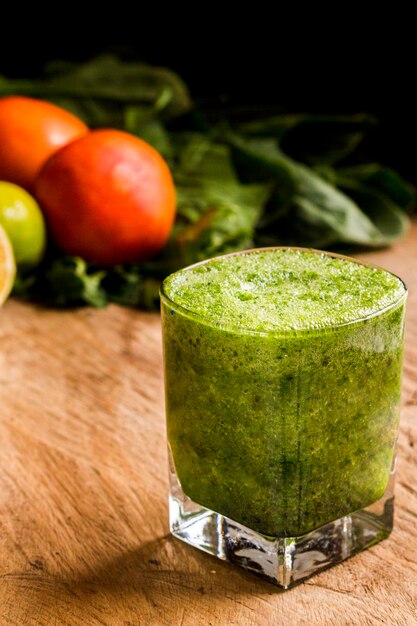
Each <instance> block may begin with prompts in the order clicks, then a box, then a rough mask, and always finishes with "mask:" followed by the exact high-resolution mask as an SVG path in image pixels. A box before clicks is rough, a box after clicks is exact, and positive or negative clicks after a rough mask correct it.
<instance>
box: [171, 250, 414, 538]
mask: <svg viewBox="0 0 417 626" xmlns="http://www.w3.org/2000/svg"><path fill="white" fill-rule="evenodd" d="M161 298H162V314H163V333H164V353H165V381H166V410H167V427H168V441H169V445H170V448H171V452H172V457H173V461H174V465H175V470H176V473H177V476H178V479H179V482H180V484H181V487H182V489H183V491H184V492H185V494H186V495H187V496H189V498H191V499H192V500H193V501H194V502H196V503H198V504H200V505H202V506H204V507H207V508H208V509H211V510H213V511H216V512H217V513H221V514H222V515H225V516H227V517H228V518H231V519H232V520H234V521H236V522H239V523H241V524H243V525H245V526H247V527H249V528H251V529H252V530H255V531H257V532H259V533H262V534H265V535H269V536H275V537H295V536H299V535H302V534H304V533H307V532H308V531H310V530H312V529H315V528H318V527H320V526H322V525H324V524H326V523H328V522H330V521H332V520H335V519H337V518H340V517H342V516H344V515H347V514H349V513H351V512H353V511H356V510H358V509H361V508H364V507H366V506H368V505H370V504H371V503H373V502H375V501H376V500H378V499H379V498H380V497H381V496H382V495H383V493H384V491H385V488H386V485H387V482H388V478H389V473H390V468H391V464H392V460H393V453H394V448H395V442H396V438H397V430H398V419H399V400H400V383H401V364H402V344H403V327H404V306H405V300H406V290H405V287H404V284H403V283H402V282H401V280H400V279H399V278H397V277H396V276H394V275H393V274H391V273H389V272H387V271H384V270H382V269H379V268H375V267H371V266H367V265H363V264H360V263H357V262H355V261H353V260H351V259H347V258H344V257H338V256H334V255H329V254H325V253H317V252H314V251H310V250H299V249H280V248H275V249H268V250H254V251H250V252H246V253H241V254H237V255H228V256H224V257H218V258H216V259H212V260H209V261H206V262H205V263H202V264H199V265H196V266H192V267H190V268H186V269H184V270H181V271H179V272H177V273H175V274H173V275H171V276H170V277H168V278H167V279H166V280H165V282H164V284H163V289H162V294H161Z"/></svg>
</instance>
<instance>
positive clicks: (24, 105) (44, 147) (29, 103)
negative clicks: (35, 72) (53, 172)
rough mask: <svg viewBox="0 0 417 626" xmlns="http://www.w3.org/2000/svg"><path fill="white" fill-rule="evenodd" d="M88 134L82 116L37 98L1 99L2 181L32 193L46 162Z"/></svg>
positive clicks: (0, 141) (0, 158)
mask: <svg viewBox="0 0 417 626" xmlns="http://www.w3.org/2000/svg"><path fill="white" fill-rule="evenodd" d="M87 132H88V128H87V126H86V125H85V124H84V122H82V121H81V120H80V119H78V117H75V115H72V113H68V111H65V110H64V109H61V108H60V107H57V106H55V105H54V104H51V103H50V102H44V101H43V100H35V99H34V98H26V97H23V96H9V97H6V98H1V99H0V180H5V181H8V182H11V183H16V184H17V185H20V186H22V187H25V188H26V189H29V190H31V189H32V188H33V183H34V181H35V178H36V176H37V174H38V172H39V170H40V169H41V167H42V165H43V164H44V163H45V161H46V160H47V159H48V158H49V157H50V156H51V154H53V153H54V152H55V151H56V150H59V148H61V147H62V146H65V145H66V144H67V143H69V142H70V141H73V140H74V139H78V138H79V137H81V136H83V135H85V134H86V133H87Z"/></svg>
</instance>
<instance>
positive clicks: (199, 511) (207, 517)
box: [169, 463, 395, 589]
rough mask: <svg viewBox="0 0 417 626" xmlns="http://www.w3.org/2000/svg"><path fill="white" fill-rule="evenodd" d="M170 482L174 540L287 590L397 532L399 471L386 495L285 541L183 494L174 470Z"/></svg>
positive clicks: (171, 526)
mask: <svg viewBox="0 0 417 626" xmlns="http://www.w3.org/2000/svg"><path fill="white" fill-rule="evenodd" d="M393 466H394V467H395V463H394V464H393ZM171 468H172V465H171ZM170 479H171V493H170V500H169V515H170V529H171V532H172V534H173V535H174V536H175V537H177V538H178V539H181V540H182V541H185V542H186V543H189V544H190V545H191V546H194V547H195V548H199V549H200V550H203V551H204V552H208V553H209V554H212V555H214V556H217V557H218V558H220V559H223V560H224V561H229V562H231V563H234V564H236V565H239V566H240V567H244V568H245V569H247V570H250V571H252V572H255V573H256V574H259V575H261V576H263V577H264V578H267V579H268V580H269V581H270V582H272V583H274V584H276V585H278V586H279V587H281V588H283V589H289V588H290V587H293V586H294V585H296V584H298V583H300V582H302V581H303V580H305V579H306V578H308V577H310V576H312V575H313V574H317V573H319V572H321V571H323V570H324V569H327V568H328V567H331V566H333V565H336V564H337V563H340V562H341V561H344V560H345V559H347V558H348V557H350V556H353V555H354V554H357V553H358V552H360V551H361V550H365V549H366V548H369V547H370V546H372V545H374V544H375V543H378V542H379V541H381V540H382V539H385V538H386V537H387V536H388V535H389V534H390V532H391V530H392V525H393V513H394V497H393V489H394V471H393V473H392V475H391V477H390V481H389V483H388V486H387V489H386V490H385V494H384V496H383V497H382V498H380V499H379V500H378V501H377V502H375V503H374V504H372V505H371V506H368V507H366V508H364V509H361V510H359V511H355V512H354V513H351V514H350V515H345V516H344V517H341V518H339V519H336V520H334V521H333V522H330V523H329V524H326V525H325V526H321V527H320V528H317V529H316V530H313V531H311V532H309V533H307V534H305V535H301V536H299V537H285V538H280V537H268V536H266V535H261V534H260V533H257V532H255V531H253V530H251V529H250V528H247V527H246V526H243V525H242V524H239V523H237V522H234V521H233V520H231V519H229V518H228V517H225V516H224V515H220V514H219V513H215V512H214V511H211V510H210V509H206V508H205V507H203V506H200V505H199V504H196V503H195V502H193V501H192V500H191V499H190V498H188V497H187V496H186V495H185V493H184V492H183V491H182V489H181V486H180V484H179V482H178V479H177V476H176V474H175V471H174V470H173V469H171V476H170Z"/></svg>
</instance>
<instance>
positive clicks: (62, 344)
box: [0, 226, 417, 626]
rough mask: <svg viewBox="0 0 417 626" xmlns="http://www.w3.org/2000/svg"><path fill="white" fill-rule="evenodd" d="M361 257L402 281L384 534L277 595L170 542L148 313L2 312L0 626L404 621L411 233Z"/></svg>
mask: <svg viewBox="0 0 417 626" xmlns="http://www.w3.org/2000/svg"><path fill="white" fill-rule="evenodd" d="M362 256H363V258H367V259H369V260H372V261H375V262H377V263H379V264H380V265H383V266H385V267H387V268H389V269H391V270H393V271H394V272H396V273H398V274H400V275H401V276H402V277H403V278H404V279H405V280H406V281H407V282H408V284H409V287H410V299H409V304H408V323H407V344H406V357H405V367H404V393H403V409H402V428H401V435H400V441H399V453H400V458H399V466H398V480H397V488H396V496H397V498H396V525H395V530H394V532H393V534H392V535H391V537H390V538H389V539H388V540H386V541H384V542H383V543H381V544H379V545H377V546H375V547H374V548H372V549H370V550H368V551H367V552H364V553H362V554H360V555H359V556H357V557H354V558H352V559H350V560H349V561H347V562H345V563H344V564H342V565H339V566H337V567H335V568H333V569H331V570H329V571H327V572H325V573H323V574H321V575H319V576H316V577H314V578H312V579H310V580H309V581H308V582H306V583H305V584H303V585H301V586H299V587H297V588H295V589H293V590H291V591H287V592H279V591H277V590H276V589H275V588H274V587H273V586H272V585H270V584H268V583H265V582H263V581H261V580H260V579H258V578H256V577H254V576H253V575H250V574H249V573H246V572H244V571H242V570H239V569H237V568H234V567H232V566H230V565H228V564H226V563H223V562H221V561H218V560H217V559H214V558H213V557H210V556H206V555H204V554H202V553H200V552H199V551H197V550H194V549H192V548H190V547H188V546H186V545H184V544H182V543H181V542H179V541H177V540H175V539H173V538H171V537H170V536H169V534H168V519H167V470H166V463H167V459H166V448H165V425H164V408H163V381H162V361H161V341H160V323H159V317H158V316H157V315H151V314H145V313H140V312H136V311H130V310H126V309H122V308H119V307H116V306H110V307H108V308H107V309H105V310H100V311H96V310H92V309H82V310H78V311H76V312H56V311H47V310H44V309H41V308H35V307H33V306H31V305H28V304H23V303H20V302H16V301H9V302H8V303H7V304H6V306H5V307H4V309H3V310H2V311H1V313H0V320H1V323H0V341H1V343H0V345H1V350H0V394H1V418H0V442H1V445H0V624H1V626H14V625H17V626H32V625H34V626H35V625H36V626H44V625H45V626H55V625H57V626H58V625H59V626H66V625H68V626H78V625H80V626H92V625H106V626H108V625H109V626H110V625H111V626H118V625H120V626H139V625H140V626H142V625H154V624H155V625H158V626H159V625H160V626H164V625H169V626H176V625H178V626H196V625H199V624H204V625H206V624H207V625H216V626H217V625H223V624H225V625H226V624H227V625H237V626H249V625H251V626H252V625H258V624H259V625H261V624H262V625H263V626H272V625H273V626H277V625H280V624H284V625H285V626H293V625H297V626H298V625H301V626H303V625H306V626H307V625H309V626H311V625H315V624H323V625H329V626H330V625H337V626H343V625H349V626H352V625H353V626H355V625H358V626H368V625H377V624H378V625H379V624H389V625H392V626H413V625H416V624H417V481H416V478H417V420H416V417H417V226H414V228H413V229H412V231H411V232H410V233H409V235H408V237H407V238H406V239H405V240H404V241H402V242H401V243H399V244H397V245H396V246H394V247H393V248H391V249H390V250H387V251H382V252H377V253H372V254H366V255H362Z"/></svg>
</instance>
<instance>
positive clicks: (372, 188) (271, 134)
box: [0, 55, 416, 308]
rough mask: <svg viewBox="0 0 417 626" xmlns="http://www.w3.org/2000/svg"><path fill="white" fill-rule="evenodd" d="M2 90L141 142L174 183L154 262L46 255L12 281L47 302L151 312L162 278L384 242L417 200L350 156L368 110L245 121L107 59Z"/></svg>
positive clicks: (397, 179)
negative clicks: (197, 265)
mask: <svg viewBox="0 0 417 626" xmlns="http://www.w3.org/2000/svg"><path fill="white" fill-rule="evenodd" d="M8 94H26V95H31V96H35V97H40V98H45V99H48V100H51V101H53V102H55V103H57V104H59V105H60V106H63V107H64V108H66V109H68V110H70V111H72V112H74V113H75V114H76V115H79V116H80V117H82V118H83V119H84V120H85V121H86V122H87V123H88V124H89V125H90V127H92V128H97V127H102V126H106V127H115V128H119V129H123V130H126V131H128V132H130V133H133V134H135V135H137V136H139V137H142V138H143V139H144V140H145V141H148V142H149V143H150V144H152V145H153V146H154V147H155V148H156V149H157V150H158V151H159V152H160V153H161V154H162V155H163V156H164V157H165V158H166V159H167V161H168V163H169V165H170V167H171V170H172V173H173V175H174V179H175V183H176V187H177V196H178V208H177V219H176V223H175V225H174V229H173V232H172V234H171V237H170V239H169V241H168V244H167V245H166V247H165V249H164V250H163V251H162V253H161V254H159V255H158V257H157V258H154V259H152V260H151V261H150V262H147V263H142V264H140V265H129V266H117V267H113V268H106V269H103V268H98V267H95V266H92V265H89V264H87V263H86V262H85V261H84V260H82V259H79V258H68V257H63V256H60V255H59V253H58V252H57V251H56V250H53V251H51V252H50V253H48V255H47V257H46V259H45V261H44V263H43V264H42V265H41V266H40V267H39V268H38V269H37V270H36V273H33V274H29V275H27V274H26V275H24V276H19V277H18V278H17V280H16V283H15V293H16V294H18V295H20V296H23V297H28V298H32V299H37V300H39V301H41V302H44V303H48V304H52V305H55V306H74V305H79V304H83V303H85V304H90V305H93V306H104V305H105V304H106V303H108V302H117V303H119V304H123V305H127V306H141V307H145V308H155V307H156V306H158V289H159V284H160V281H161V280H162V279H163V278H164V277H165V276H166V275H167V274H168V273H170V272H172V271H175V270H176V269H178V268H180V267H183V266H184V265H187V264H190V263H194V262H196V261H199V260H201V259H204V258H207V257H210V256H214V255H217V254H222V253H226V252H231V251H234V250H240V249H243V248H247V247H250V246H254V245H300V246H303V245H304V246H311V247H315V248H320V247H325V248H336V249H337V248H338V247H343V248H344V247H346V246H348V247H355V246H359V247H377V246H384V245H388V244H390V243H392V242H393V241H395V240H396V239H398V238H399V237H401V236H402V235H403V234H404V232H405V231H406V230H407V228H408V225H409V217H408V215H409V214H410V213H411V211H412V210H413V209H414V206H415V204H416V190H415V189H414V187H412V186H411V185H409V184H408V183H406V182H405V181H404V180H403V179H402V178H401V176H400V175H399V174H398V173H397V172H395V171H393V170H392V169H390V168H387V167H385V166H383V165H380V164H378V163H365V164H363V163H360V162H358V160H357V150H356V148H357V147H358V146H359V144H360V142H361V141H362V139H363V138H364V136H365V135H366V133H367V132H368V131H369V130H371V129H372V128H374V126H375V124H376V120H375V119H374V118H373V117H372V116H370V115H368V114H365V113H361V114H357V115H350V116H347V115H343V116H331V115H313V114H286V113H284V114H283V113H281V114H279V115H273V116H269V117H263V118H259V119H253V114H252V119H250V118H246V120H245V119H244V115H243V113H242V111H243V109H242V111H240V114H239V115H238V116H237V118H238V121H237V119H236V117H234V116H233V115H229V114H227V112H225V111H217V112H214V111H213V110H212V108H211V110H210V111H208V109H207V110H205V107H204V103H202V104H200V106H199V107H197V106H196V105H194V104H192V102H191V99H190V96H189V92H188V89H187V87H186V85H185V84H184V83H183V81H182V80H181V78H179V77H178V76H177V75H176V74H175V73H174V72H172V71H170V70H168V69H166V68H158V67H151V66H149V65H146V64H143V63H137V62H124V61H121V60H119V59H118V58H116V57H114V56H110V55H104V56H100V57H97V58H95V59H92V60H91V61H89V62H88V63H84V64H73V63H63V62H55V63H53V64H50V65H49V66H48V67H47V68H46V71H45V75H44V76H42V77H40V78H39V79H37V80H23V79H22V80H20V79H19V80H9V79H7V78H5V77H2V76H0V95H8ZM252 113H253V112H252ZM242 116H243V117H242ZM213 119H215V120H216V123H213V122H212V120H213Z"/></svg>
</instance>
